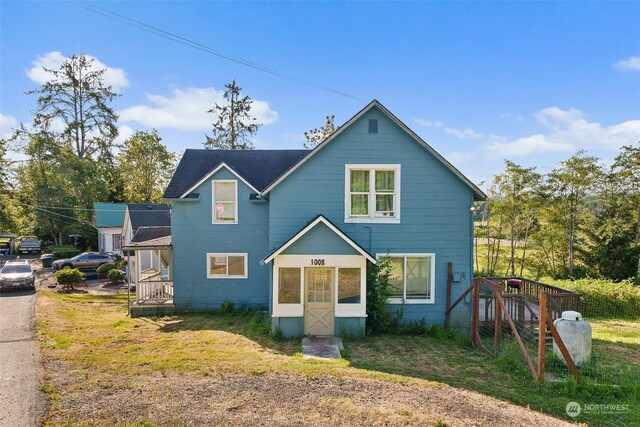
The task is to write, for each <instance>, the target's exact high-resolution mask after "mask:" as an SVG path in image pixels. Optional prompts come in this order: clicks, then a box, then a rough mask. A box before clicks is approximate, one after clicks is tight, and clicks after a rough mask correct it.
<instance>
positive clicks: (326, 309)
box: [139, 100, 485, 336]
mask: <svg viewBox="0 0 640 427" xmlns="http://www.w3.org/2000/svg"><path fill="white" fill-rule="evenodd" d="M164 197H165V199H166V200H168V201H170V202H171V205H172V208H171V244H172V250H173V293H172V301H171V303H172V304H173V306H174V307H175V308H176V309H207V308H215V307H219V306H220V304H221V303H222V302H223V301H225V300H229V301H231V302H232V303H234V305H235V306H236V307H240V306H246V307H255V308H264V309H268V310H269V312H270V313H271V316H272V319H273V325H274V328H278V329H280V330H281V331H282V332H283V333H284V334H285V335H287V336H296V335H303V334H312V335H334V334H335V335H339V334H340V333H341V331H344V330H350V331H352V332H361V331H362V330H363V328H364V326H365V322H366V305H367V301H366V267H367V263H376V262H377V260H378V259H379V258H381V257H387V256H388V257H390V258H391V262H392V266H393V289H394V291H393V295H392V297H391V299H390V303H391V307H392V308H396V309H402V313H403V318H404V319H405V320H407V321H413V320H420V319H425V321H426V322H427V324H434V323H443V322H444V320H445V311H446V304H447V302H446V299H447V282H448V280H449V277H448V276H449V275H448V270H447V267H448V263H452V266H453V270H452V272H453V274H452V275H451V278H452V279H453V283H452V295H451V298H452V300H455V299H456V298H457V296H458V295H460V294H461V293H462V291H463V290H464V289H466V288H467V287H468V286H469V285H470V284H471V282H472V279H473V278H472V275H473V263H472V259H473V256H472V255H473V246H472V241H473V222H472V217H471V216H472V215H471V214H472V212H471V210H470V208H471V207H472V205H473V202H474V201H475V200H482V199H484V198H485V195H484V194H483V192H482V191H481V190H480V189H478V187H476V186H475V185H474V184H473V183H472V182H470V181H469V180H468V179H467V178H466V177H464V176H463V175H462V174H461V173H460V172H459V171H458V170H457V169H456V168H454V167H453V166H452V165H451V164H450V163H448V162H447V161H446V160H445V159H444V158H443V157H442V156H441V155H440V154H438V153H437V152H435V151H434V150H433V149H432V148H431V147H430V146H429V145H428V144H427V143H425V142H424V141H423V140H422V139H421V138H420V137H418V136H417V135H416V134H415V133H414V132H413V131H411V130H410V129H409V128H408V127H407V126H406V125H405V124H404V123H402V122H401V121H400V120H399V119H398V118H396V117H395V116H394V115H393V114H392V113H391V112H389V111H388V110H387V109H386V108H385V107H384V106H383V105H381V104H380V103H379V102H378V101H375V100H374V101H372V102H371V103H369V104H368V105H367V106H366V107H364V108H363V109H362V110H361V111H359V112H358V113H357V114H356V115H355V116H353V117H352V118H351V119H350V120H349V121H347V122H346V123H345V124H344V125H343V126H341V127H340V128H338V129H337V130H336V131H335V132H334V133H333V134H332V135H330V136H329V137H328V138H327V139H325V140H324V141H323V142H322V143H321V144H320V145H318V146H317V147H316V148H315V149H313V150H255V151H228V150H226V151H225V150H187V151H186V152H185V153H184V156H183V157H182V159H181V161H180V164H179V165H178V168H177V170H176V172H175V174H174V176H173V178H172V180H171V182H170V183H169V186H168V187H167V189H166V192H165V194H164ZM139 301H144V297H141V298H139Z"/></svg>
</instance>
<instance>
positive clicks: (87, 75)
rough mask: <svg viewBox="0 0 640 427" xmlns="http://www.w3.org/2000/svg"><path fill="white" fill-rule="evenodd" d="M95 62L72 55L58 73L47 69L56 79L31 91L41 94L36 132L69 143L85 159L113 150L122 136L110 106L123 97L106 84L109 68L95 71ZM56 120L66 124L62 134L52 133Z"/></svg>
mask: <svg viewBox="0 0 640 427" xmlns="http://www.w3.org/2000/svg"><path fill="white" fill-rule="evenodd" d="M93 61H94V60H93V59H89V58H87V57H86V56H84V55H72V56H70V57H69V58H67V59H66V60H65V61H64V62H63V63H62V65H61V66H60V69H58V70H53V69H47V68H45V70H46V71H48V72H49V73H51V75H52V78H51V79H50V80H49V81H47V82H46V83H44V84H43V85H42V86H41V87H40V88H39V89H36V90H33V91H30V92H27V93H28V94H35V95H38V106H37V109H36V112H35V114H34V116H33V126H34V128H35V129H36V132H38V133H42V132H47V133H49V134H51V136H52V137H53V139H54V140H55V141H57V142H60V143H64V144H68V145H69V146H70V148H71V151H72V152H73V153H74V154H75V155H76V156H78V157H79V158H81V159H82V158H87V157H91V156H93V155H97V154H100V153H103V154H104V153H106V152H108V151H110V150H111V147H112V145H113V141H114V139H115V138H116V137H117V136H118V128H117V126H116V122H117V120H118V116H117V115H116V114H115V112H114V111H113V110H112V109H111V106H110V103H111V102H112V101H113V100H114V99H115V98H116V97H118V96H119V95H118V94H116V93H115V92H113V90H112V89H111V86H107V85H105V83H104V73H105V72H106V70H105V69H103V70H97V71H96V70H92V64H93ZM54 120H56V121H58V122H61V123H63V128H62V130H61V131H53V130H52V124H53V121H54ZM22 132H25V130H24V128H22Z"/></svg>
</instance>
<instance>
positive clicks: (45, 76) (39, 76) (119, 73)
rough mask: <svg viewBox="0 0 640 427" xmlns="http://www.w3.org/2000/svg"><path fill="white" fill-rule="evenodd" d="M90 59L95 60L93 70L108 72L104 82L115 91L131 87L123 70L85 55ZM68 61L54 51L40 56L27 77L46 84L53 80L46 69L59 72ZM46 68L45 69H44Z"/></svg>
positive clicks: (28, 71) (105, 74)
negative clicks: (65, 61)
mask: <svg viewBox="0 0 640 427" xmlns="http://www.w3.org/2000/svg"><path fill="white" fill-rule="evenodd" d="M85 56H86V57H87V58H88V59H93V64H92V66H91V69H92V70H106V71H105V72H104V82H105V84H107V85H110V86H112V87H113V89H114V90H119V89H123V88H125V87H128V86H129V80H128V79H127V75H126V74H125V72H124V70H123V69H122V68H113V67H108V66H107V65H105V64H104V63H103V62H102V61H100V60H99V59H97V58H96V57H94V56H91V55H85ZM65 59H67V57H66V56H64V55H63V54H62V53H61V52H58V51H53V52H48V53H45V54H44V55H39V56H38V57H37V58H36V60H35V61H33V62H32V64H33V66H32V67H31V68H30V69H28V70H27V77H29V79H31V80H32V81H34V82H36V83H40V84H44V83H46V82H47V81H49V80H51V78H52V77H53V76H52V74H51V73H50V72H48V71H46V70H45V69H44V68H47V69H53V70H57V69H59V68H60V65H62V63H63V62H64V60H65ZM43 67H44V68H43Z"/></svg>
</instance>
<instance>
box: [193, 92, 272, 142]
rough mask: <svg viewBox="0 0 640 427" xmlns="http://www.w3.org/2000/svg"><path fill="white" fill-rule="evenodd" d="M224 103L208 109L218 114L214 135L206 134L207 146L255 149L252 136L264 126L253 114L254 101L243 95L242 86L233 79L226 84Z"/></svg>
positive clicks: (214, 125) (214, 124)
mask: <svg viewBox="0 0 640 427" xmlns="http://www.w3.org/2000/svg"><path fill="white" fill-rule="evenodd" d="M225 89H226V90H225V92H224V95H223V98H224V100H225V101H226V102H225V103H224V104H223V105H218V104H216V105H215V107H214V108H212V109H211V110H209V111H207V112H208V113H212V114H215V115H216V121H215V122H214V123H213V131H212V135H211V136H209V135H205V136H206V138H207V140H206V141H205V143H204V146H205V148H209V149H219V150H253V148H254V147H253V143H252V142H251V141H250V139H249V138H250V137H252V136H253V135H255V134H256V133H257V132H258V129H260V127H261V126H262V125H261V124H260V123H257V120H256V118H255V117H253V116H252V115H251V105H252V104H253V101H252V100H251V98H250V97H249V96H241V91H242V88H241V87H239V86H238V85H237V84H236V81H235V80H234V81H232V82H231V83H229V84H226V85H225Z"/></svg>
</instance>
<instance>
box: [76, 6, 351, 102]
mask: <svg viewBox="0 0 640 427" xmlns="http://www.w3.org/2000/svg"><path fill="white" fill-rule="evenodd" d="M67 1H68V2H69V3H71V4H73V5H74V6H77V7H80V8H82V9H85V10H88V11H89V12H93V13H95V14H98V15H102V16H105V17H107V18H110V19H113V20H115V21H118V22H121V23H123V24H126V25H130V26H132V27H135V28H138V29H140V30H143V31H146V32H148V33H151V34H155V35H157V36H160V37H163V38H165V39H168V40H171V41H174V42H176V43H180V44H183V45H185V46H189V47H191V48H193V49H197V50H200V51H203V52H206V53H209V54H211V55H214V56H217V57H220V58H223V59H226V60H228V61H232V62H235V63H238V64H241V65H245V66H247V67H250V68H254V69H256V70H259V71H262V72H265V73H268V74H272V75H274V76H277V77H281V78H284V79H287V80H291V81H293V82H296V83H299V84H303V85H306V86H310V87H314V88H316V89H321V90H325V91H328V92H332V93H335V94H337V95H340V96H344V97H347V98H351V99H355V100H357V101H363V100H362V98H358V97H357V96H354V95H351V94H348V93H346V92H343V91H340V90H337V89H333V88H331V87H329V86H325V85H321V84H319V83H315V82H312V81H309V80H304V79H301V78H299V77H296V76H293V75H290V74H285V73H282V72H280V71H277V70H274V69H272V68H269V67H266V66H264V65H260V64H256V63H255V62H251V61H248V60H246V59H242V58H238V57H234V56H231V55H228V54H226V53H223V52H220V51H218V50H216V49H213V48H212V47H209V46H207V45H204V44H202V43H198V42H195V41H193V40H191V39H188V38H185V37H182V36H179V35H177V34H175V33H172V32H169V31H166V30H163V29H161V28H158V27H155V26H153V25H149V24H146V23H144V22H141V21H138V20H136V19H133V18H129V17H127V16H124V15H121V14H119V13H116V12H112V11H110V10H107V9H104V8H102V7H100V6H96V5H93V4H88V3H80V2H77V1H69V0H67Z"/></svg>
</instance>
